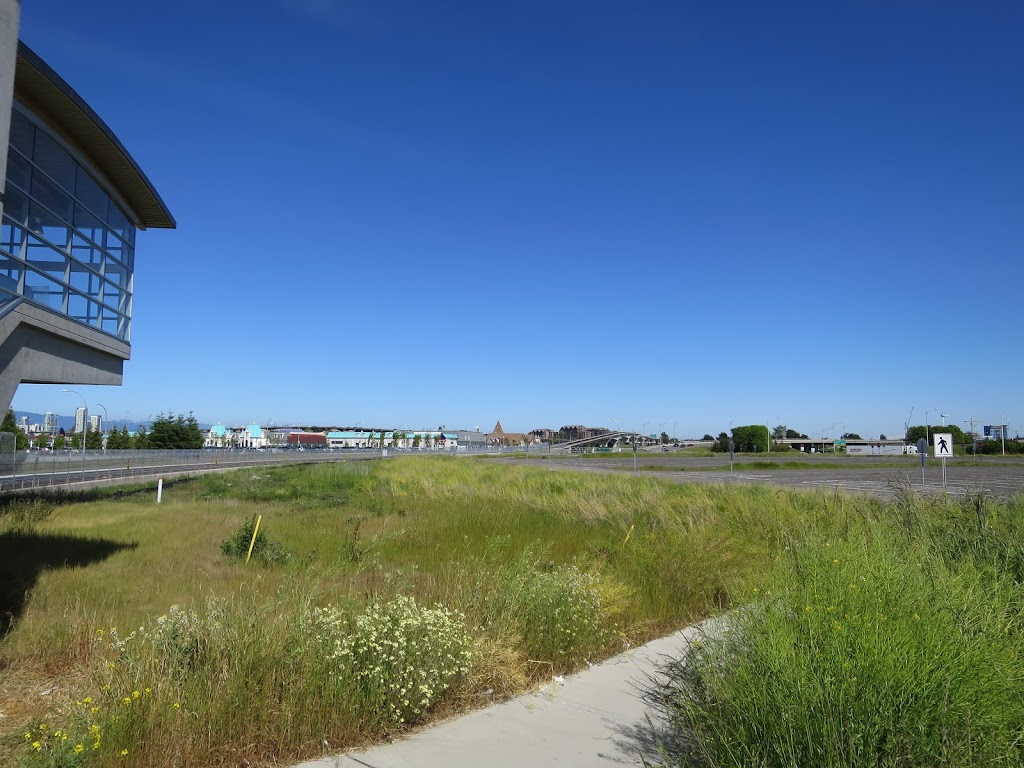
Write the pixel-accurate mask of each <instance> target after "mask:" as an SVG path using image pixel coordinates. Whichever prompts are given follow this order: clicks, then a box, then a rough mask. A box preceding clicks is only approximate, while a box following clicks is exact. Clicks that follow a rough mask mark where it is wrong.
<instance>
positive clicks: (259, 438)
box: [235, 422, 270, 448]
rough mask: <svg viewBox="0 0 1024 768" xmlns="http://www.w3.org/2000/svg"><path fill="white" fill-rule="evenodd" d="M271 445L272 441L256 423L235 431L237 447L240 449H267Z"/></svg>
mask: <svg viewBox="0 0 1024 768" xmlns="http://www.w3.org/2000/svg"><path fill="white" fill-rule="evenodd" d="M269 443H270V440H268V439H267V436H266V434H265V433H264V432H263V430H262V429H261V428H260V426H259V424H256V423H255V422H253V423H252V424H249V425H248V426H246V427H243V428H242V429H239V430H235V445H236V446H238V447H239V448H266V447H267V445H268V444H269Z"/></svg>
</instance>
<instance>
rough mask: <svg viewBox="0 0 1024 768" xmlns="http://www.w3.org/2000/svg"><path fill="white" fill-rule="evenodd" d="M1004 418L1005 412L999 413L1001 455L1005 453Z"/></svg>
mask: <svg viewBox="0 0 1024 768" xmlns="http://www.w3.org/2000/svg"><path fill="white" fill-rule="evenodd" d="M1005 420H1006V414H1005V413H1000V414H999V439H1000V440H1001V441H1002V443H1003V456H1005V455H1006V425H1005V424H1004V423H1003V422H1004V421H1005Z"/></svg>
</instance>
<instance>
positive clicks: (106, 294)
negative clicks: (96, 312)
mask: <svg viewBox="0 0 1024 768" xmlns="http://www.w3.org/2000/svg"><path fill="white" fill-rule="evenodd" d="M125 298H126V294H125V293H124V291H121V290H120V289H118V288H115V287H114V286H113V285H111V284H110V283H107V282H104V283H103V303H104V304H106V305H107V306H108V307H110V308H111V309H117V310H120V311H121V312H124V306H122V302H123V301H124V300H125Z"/></svg>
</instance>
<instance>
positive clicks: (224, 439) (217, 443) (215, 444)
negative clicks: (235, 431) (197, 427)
mask: <svg viewBox="0 0 1024 768" xmlns="http://www.w3.org/2000/svg"><path fill="white" fill-rule="evenodd" d="M203 447H204V448H230V447H231V432H230V430H229V429H228V428H227V427H225V426H224V425H223V424H221V423H220V422H219V421H218V422H217V423H216V424H214V425H213V426H212V427H210V428H209V429H208V430H207V432H206V437H205V438H204V439H203Z"/></svg>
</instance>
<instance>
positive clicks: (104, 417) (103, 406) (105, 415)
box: [93, 403, 109, 450]
mask: <svg viewBox="0 0 1024 768" xmlns="http://www.w3.org/2000/svg"><path fill="white" fill-rule="evenodd" d="M93 405H98V406H99V407H100V408H102V409H103V427H104V429H106V425H107V421H109V419H108V418H107V406H105V405H104V404H103V403H93ZM97 431H98V432H99V433H100V440H102V439H103V432H102V430H97ZM103 450H106V448H105V447H104V449H103Z"/></svg>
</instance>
